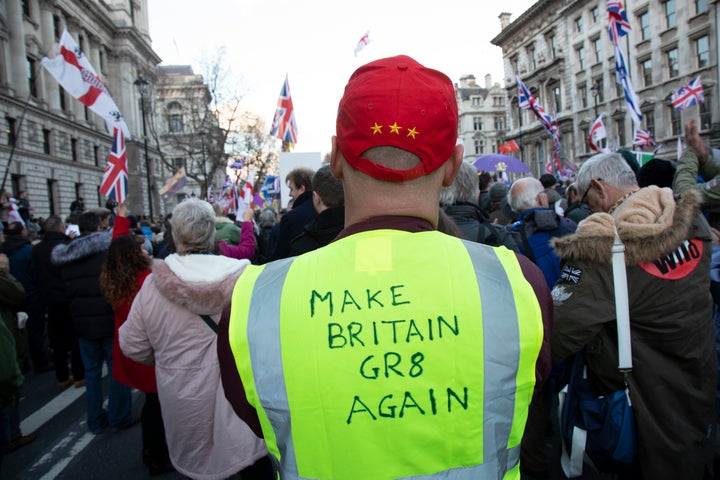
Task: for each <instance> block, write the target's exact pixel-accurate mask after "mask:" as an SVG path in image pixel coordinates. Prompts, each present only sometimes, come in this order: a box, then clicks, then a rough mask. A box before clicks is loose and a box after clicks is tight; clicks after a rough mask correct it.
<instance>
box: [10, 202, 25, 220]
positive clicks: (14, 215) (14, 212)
mask: <svg viewBox="0 0 720 480" xmlns="http://www.w3.org/2000/svg"><path fill="white" fill-rule="evenodd" d="M8 203H9V204H10V208H9V210H8V223H13V222H20V223H22V224H23V225H25V220H23V219H22V217H21V216H20V208H18V204H17V199H16V198H15V197H10V198H9V199H8Z"/></svg>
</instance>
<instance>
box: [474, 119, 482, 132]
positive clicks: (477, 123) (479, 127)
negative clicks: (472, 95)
mask: <svg viewBox="0 0 720 480" xmlns="http://www.w3.org/2000/svg"><path fill="white" fill-rule="evenodd" d="M482 129H483V121H482V117H473V130H475V131H480V130H482Z"/></svg>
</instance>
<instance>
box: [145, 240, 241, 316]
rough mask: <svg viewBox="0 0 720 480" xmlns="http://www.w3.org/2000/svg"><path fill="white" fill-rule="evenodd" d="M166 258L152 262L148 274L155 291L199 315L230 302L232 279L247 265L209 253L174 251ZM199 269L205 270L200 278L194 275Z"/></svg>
mask: <svg viewBox="0 0 720 480" xmlns="http://www.w3.org/2000/svg"><path fill="white" fill-rule="evenodd" d="M167 260H169V261H163V260H155V261H154V262H153V268H152V275H153V277H154V281H155V284H156V285H157V288H158V290H159V291H160V293H161V294H162V295H163V296H164V297H165V298H167V299H168V300H170V301H171V302H173V303H176V304H178V305H181V306H182V307H184V308H186V309H188V310H189V311H191V312H193V313H197V314H200V315H203V314H207V313H209V312H218V311H220V310H222V308H223V307H224V306H225V305H227V304H228V303H230V299H231V297H232V291H233V288H234V287H235V282H236V281H237V279H238V277H239V276H240V275H241V274H242V272H243V271H244V270H245V267H246V266H247V265H249V264H250V262H249V261H247V260H235V259H232V258H227V257H221V256H212V255H186V256H178V255H177V254H174V255H171V256H170V257H168V259H167ZM177 260H182V263H179V262H178V261H177ZM199 268H202V269H204V270H205V272H206V274H205V276H204V277H205V278H203V279H201V278H199V277H198V275H197V273H198V270H197V269H199Z"/></svg>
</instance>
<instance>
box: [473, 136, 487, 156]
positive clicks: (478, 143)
mask: <svg viewBox="0 0 720 480" xmlns="http://www.w3.org/2000/svg"><path fill="white" fill-rule="evenodd" d="M483 153H485V142H484V141H483V140H480V139H479V138H478V139H475V155H482V154H483Z"/></svg>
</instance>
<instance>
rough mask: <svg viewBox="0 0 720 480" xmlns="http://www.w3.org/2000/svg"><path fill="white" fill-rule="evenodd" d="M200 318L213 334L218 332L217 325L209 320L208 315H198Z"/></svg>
mask: <svg viewBox="0 0 720 480" xmlns="http://www.w3.org/2000/svg"><path fill="white" fill-rule="evenodd" d="M200 318H202V319H203V320H204V321H205V323H207V326H208V327H210V328H212V331H213V332H215V333H217V331H218V326H217V323H215V322H213V319H212V318H210V315H200Z"/></svg>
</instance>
